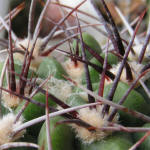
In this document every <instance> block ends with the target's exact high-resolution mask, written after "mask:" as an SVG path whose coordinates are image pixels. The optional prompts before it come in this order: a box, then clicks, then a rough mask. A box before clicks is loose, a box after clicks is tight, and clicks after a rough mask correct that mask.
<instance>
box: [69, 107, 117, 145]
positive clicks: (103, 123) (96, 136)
mask: <svg viewBox="0 0 150 150" xmlns="http://www.w3.org/2000/svg"><path fill="white" fill-rule="evenodd" d="M102 108H103V106H102V105H99V106H96V109H95V108H93V109H90V108H83V109H80V110H79V112H78V113H79V115H78V117H79V118H80V119H81V120H83V121H85V122H87V123H89V124H90V125H92V126H94V127H96V128H97V129H96V131H95V132H90V131H88V130H87V129H85V128H83V127H81V126H78V125H76V124H72V127H73V128H74V129H75V132H76V133H77V135H76V136H77V137H79V138H80V139H81V140H82V142H83V143H87V144H90V143H92V142H94V141H98V140H102V139H103V138H104V137H106V136H108V135H109V134H111V133H112V132H111V131H101V130H100V129H98V128H100V127H107V126H108V124H109V122H108V121H107V119H108V117H109V115H110V113H111V112H112V108H110V110H109V113H108V114H106V115H105V116H104V118H103V117H102V116H103V115H102ZM118 118H119V116H118V114H116V116H115V117H114V119H113V120H112V122H114V123H117V122H118Z"/></svg>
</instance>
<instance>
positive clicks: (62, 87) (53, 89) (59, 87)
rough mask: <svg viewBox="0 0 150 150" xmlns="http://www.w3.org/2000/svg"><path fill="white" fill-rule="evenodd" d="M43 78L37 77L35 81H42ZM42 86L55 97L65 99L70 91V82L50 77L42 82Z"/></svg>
mask: <svg viewBox="0 0 150 150" xmlns="http://www.w3.org/2000/svg"><path fill="white" fill-rule="evenodd" d="M42 82H43V79H40V78H38V79H37V83H42ZM43 88H44V89H45V90H47V89H48V91H49V92H50V93H51V94H53V95H54V96H56V97H57V98H59V99H61V100H62V101H65V100H66V99H67V98H68V97H69V96H70V94H71V93H72V84H71V83H70V82H69V81H64V80H59V79H56V78H54V77H51V79H50V80H49V81H47V82H46V84H44V86H43Z"/></svg>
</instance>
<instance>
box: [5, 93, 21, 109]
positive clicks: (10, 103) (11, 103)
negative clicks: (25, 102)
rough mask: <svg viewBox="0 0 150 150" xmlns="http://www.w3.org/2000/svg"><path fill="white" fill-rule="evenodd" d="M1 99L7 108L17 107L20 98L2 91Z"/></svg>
mask: <svg viewBox="0 0 150 150" xmlns="http://www.w3.org/2000/svg"><path fill="white" fill-rule="evenodd" d="M2 100H3V101H4V104H5V105H6V107H8V108H12V107H17V106H18V105H19V104H20V102H21V99H20V98H19V97H17V96H15V95H12V94H9V93H7V92H3V94H2Z"/></svg>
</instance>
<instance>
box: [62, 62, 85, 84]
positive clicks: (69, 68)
mask: <svg viewBox="0 0 150 150" xmlns="http://www.w3.org/2000/svg"><path fill="white" fill-rule="evenodd" d="M64 68H65V70H66V72H67V74H68V75H69V76H70V77H71V78H72V79H73V80H75V81H76V82H78V83H80V82H81V79H82V78H81V77H82V74H83V73H84V64H83V63H82V62H79V61H77V66H76V65H75V63H74V61H72V60H71V59H68V60H67V61H66V62H65V63H64Z"/></svg>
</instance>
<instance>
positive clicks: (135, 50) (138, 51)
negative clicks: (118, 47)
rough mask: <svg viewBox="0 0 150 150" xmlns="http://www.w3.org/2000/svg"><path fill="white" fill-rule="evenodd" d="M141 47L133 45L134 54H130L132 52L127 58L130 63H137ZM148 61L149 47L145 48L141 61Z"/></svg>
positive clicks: (149, 55) (141, 45) (149, 56)
mask: <svg viewBox="0 0 150 150" xmlns="http://www.w3.org/2000/svg"><path fill="white" fill-rule="evenodd" d="M142 47H143V44H138V45H135V46H134V47H133V50H134V52H135V54H132V52H130V53H129V56H128V58H129V59H130V60H131V61H138V59H139V56H140V53H141V50H142ZM148 60H150V45H148V46H147V48H146V51H145V54H144V58H143V61H148Z"/></svg>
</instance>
